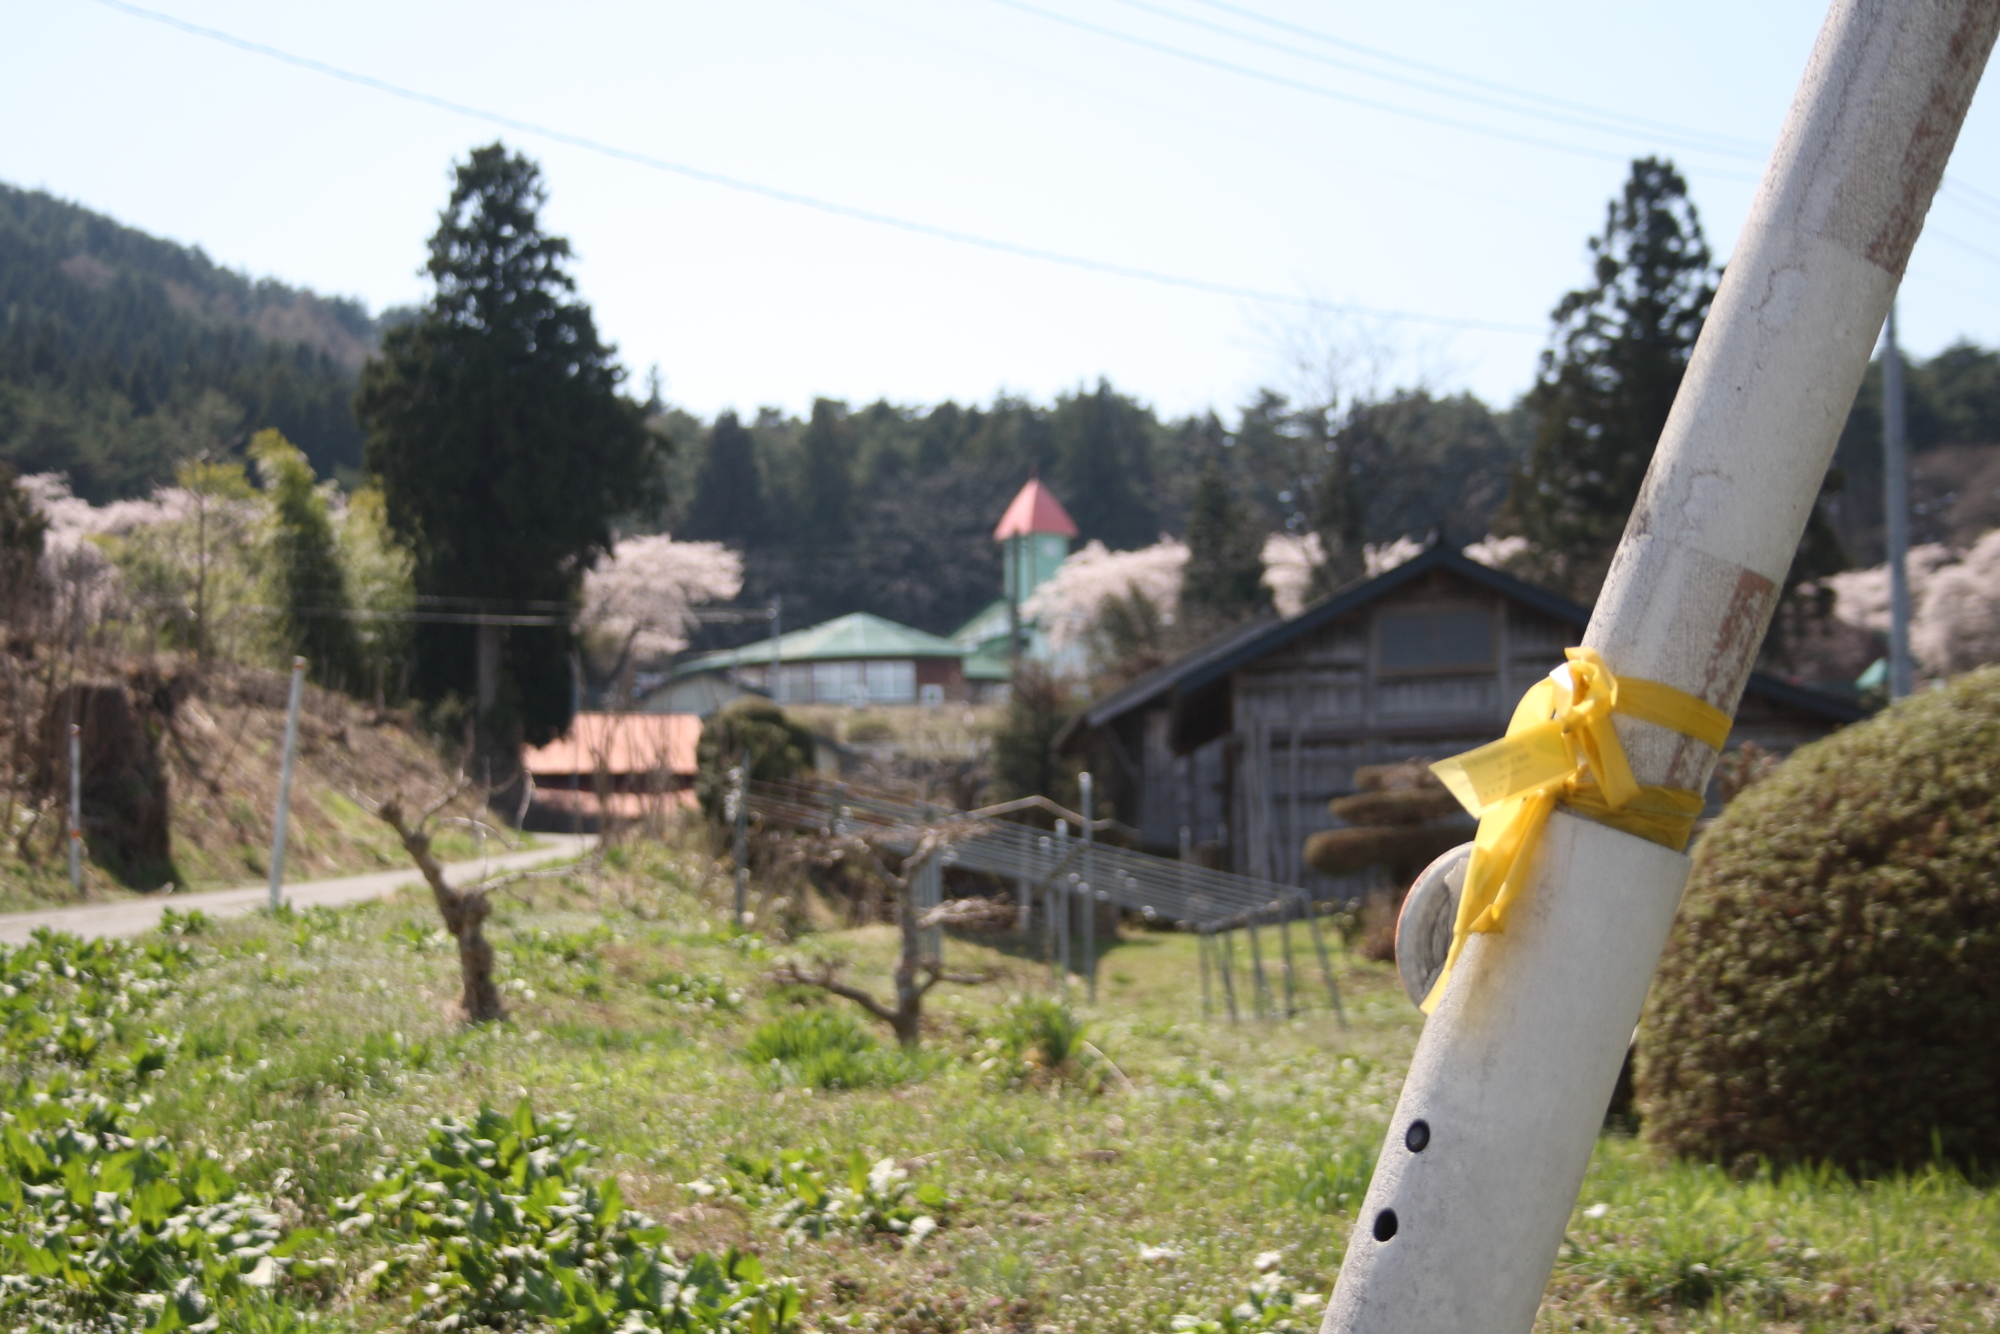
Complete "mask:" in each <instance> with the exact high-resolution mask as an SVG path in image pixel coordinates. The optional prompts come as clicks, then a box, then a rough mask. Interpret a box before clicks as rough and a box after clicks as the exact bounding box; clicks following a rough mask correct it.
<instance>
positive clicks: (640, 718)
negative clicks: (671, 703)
mask: <svg viewBox="0 0 2000 1334" xmlns="http://www.w3.org/2000/svg"><path fill="white" fill-rule="evenodd" d="M700 742H701V719H700V718H698V717H696V716H695V715H694V714H691V713H579V714H577V715H576V717H575V718H573V719H572V720H571V721H570V728H569V731H568V732H566V733H564V734H563V735H562V736H559V737H557V738H556V739H555V740H554V741H551V742H549V744H548V745H546V746H531V747H528V748H526V749H525V750H524V751H523V753H522V756H521V764H522V767H523V768H524V769H525V770H526V771H527V774H528V780H529V783H530V784H531V788H530V797H529V807H528V819H527V822H526V823H527V824H528V825H529V826H530V827H533V828H544V829H550V828H552V829H569V828H573V827H577V826H579V825H580V826H581V827H583V828H587V829H597V828H599V827H601V825H602V823H603V821H604V819H605V818H606V817H607V816H608V817H609V818H610V819H613V820H643V819H647V818H659V817H661V816H664V815H665V814H667V812H669V811H671V810H674V809H677V808H680V807H685V806H692V805H694V774H695V748H696V746H697V745H699V744H700Z"/></svg>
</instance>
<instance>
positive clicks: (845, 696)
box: [674, 611, 966, 705]
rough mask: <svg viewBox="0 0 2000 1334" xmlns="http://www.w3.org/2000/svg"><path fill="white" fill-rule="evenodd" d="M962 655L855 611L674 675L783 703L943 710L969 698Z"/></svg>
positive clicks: (707, 656) (706, 657)
mask: <svg viewBox="0 0 2000 1334" xmlns="http://www.w3.org/2000/svg"><path fill="white" fill-rule="evenodd" d="M965 657H966V651H965V649H963V648H961V647H959V646H958V645H957V644H954V643H952V641H950V640H949V639H943V638H940V637H939V636H937V635H932V634H926V633H924V632H923V631H922V630H915V629H912V628H911V627H909V626H907V625H898V624H896V622H894V621H891V620H885V619H884V618H882V617H880V616H871V615H870V614H868V613H867V612H865V611H857V612H853V613H851V614H849V615H846V616H839V617H835V618H834V619H833V620H831V621H824V622H822V623H820V624H819V625H814V626H808V627H807V628H806V629H804V630H794V631H792V632H791V633H790V634H785V635H779V636H778V637H777V638H776V639H760V640H757V641H755V642H753V643H749V644H745V645H744V646H743V647H741V648H733V649H723V650H720V651H718V652H715V653H704V654H702V655H701V656H699V657H696V658H690V659H689V660H688V661H686V662H684V663H681V664H680V665H679V666H678V667H676V668H675V669H674V677H675V678H676V679H680V678H683V677H691V676H696V675H699V674H701V673H705V672H706V673H716V674H722V675H726V676H728V677H729V678H730V679H732V680H734V681H735V682H736V683H737V684H738V685H740V686H743V687H746V688H748V689H751V690H755V691H758V692H759V693H762V694H766V695H769V696H771V698H773V699H775V700H776V701H777V702H778V703H780V704H853V705H864V704H942V703H944V702H945V701H946V700H948V699H952V700H963V699H964V698H965V697H966V692H965V670H964V659H965ZM774 664H775V665H776V668H777V672H776V680H775V682H774V681H773V673H772V667H773V665H774ZM774 687H775V688H774Z"/></svg>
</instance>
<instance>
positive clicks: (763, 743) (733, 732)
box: [694, 695, 814, 824]
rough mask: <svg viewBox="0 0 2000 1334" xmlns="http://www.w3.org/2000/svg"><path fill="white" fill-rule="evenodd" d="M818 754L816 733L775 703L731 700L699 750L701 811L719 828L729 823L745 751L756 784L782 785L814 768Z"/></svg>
mask: <svg viewBox="0 0 2000 1334" xmlns="http://www.w3.org/2000/svg"><path fill="white" fill-rule="evenodd" d="M813 749H814V741H813V734H812V732H811V731H810V730H808V729H807V728H804V727H801V726H799V725H798V724H797V723H794V722H792V721H791V720H790V719H788V718H786V717H785V711H784V710H783V709H781V708H779V707H778V706H777V705H775V704H773V703H772V702H771V701H770V700H768V699H760V698H758V697H757V696H755V695H744V696H741V697H740V698H737V699H733V700H730V701H729V703H727V704H725V705H723V706H722V708H721V709H719V710H717V711H716V714H715V716H714V717H713V718H710V719H709V720H708V722H707V723H706V724H705V725H704V726H703V727H702V729H701V741H700V743H699V744H698V745H697V746H696V747H695V780H694V790H695V796H696V797H697V799H699V800H700V802H701V809H702V812H703V813H704V814H705V815H707V816H708V818H709V819H710V820H712V821H714V822H716V823H717V824H723V823H726V822H727V813H726V811H725V809H724V808H725V806H726V804H727V801H728V797H729V793H730V790H731V788H732V784H731V782H730V776H729V775H730V770H731V769H733V768H735V767H736V766H737V765H739V764H741V763H742V762H743V752H744V751H745V750H748V751H749V752H750V777H751V779H752V780H754V781H756V782H759V783H782V782H785V781H787V780H788V779H792V778H796V777H798V776H799V775H800V774H802V773H804V772H806V771H807V770H809V769H811V768H812V762H813Z"/></svg>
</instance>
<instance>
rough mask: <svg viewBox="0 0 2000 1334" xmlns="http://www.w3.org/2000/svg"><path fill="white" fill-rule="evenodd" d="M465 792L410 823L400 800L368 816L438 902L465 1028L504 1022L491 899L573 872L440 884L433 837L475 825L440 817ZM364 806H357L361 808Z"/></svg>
mask: <svg viewBox="0 0 2000 1334" xmlns="http://www.w3.org/2000/svg"><path fill="white" fill-rule="evenodd" d="M464 790H465V785H464V783H462V782H461V783H460V784H459V785H458V786H456V787H454V788H452V790H451V791H449V792H447V793H445V795H444V796H442V797H440V798H438V799H437V800H436V801H435V802H432V803H431V804H430V805H429V806H426V807H425V808H424V809H423V810H422V811H420V812H418V814H417V817H416V819H415V820H411V819H410V818H409V817H408V816H407V815H406V814H405V813H404V809H403V801H402V798H401V797H400V796H396V797H391V798H389V799H388V800H387V801H384V802H382V803H381V804H379V805H376V806H374V807H373V810H374V812H375V814H376V815H377V816H378V817H379V818H380V819H381V820H382V822H383V823H384V824H386V825H388V826H389V827H390V828H391V829H393V830H395V831H396V837H397V838H399V839H401V840H402V843H403V851H405V852H407V853H409V854H410V860H411V861H413V862H415V863H416V864H417V870H419V871H421V872H422V873H423V877H424V882H425V883H426V884H428V885H429V886H430V887H431V897H432V898H433V899H435V900H436V901H437V907H438V915H439V916H440V917H442V918H443V919H444V929H445V930H446V931H448V932H450V933H451V936H452V939H454V940H456V941H457V942H458V971H459V978H460V980H461V982H462V984H463V992H462V994H461V995H460V996H459V1005H460V1006H461V1007H462V1008H463V1009H464V1011H465V1019H466V1022H467V1023H473V1024H483V1023H489V1022H491V1021H493V1020H495V1019H504V1018H506V1017H507V1010H506V1007H505V1006H503V1005H502V1004H501V1003H500V988H499V986H498V985H497V984H496V983H495V982H494V980H493V946H492V945H491V944H490V943H489V942H488V941H487V939H486V919H487V917H489V916H490V915H491V914H492V912H493V902H492V896H493V895H494V894H496V893H498V892H500V891H501V890H505V889H511V888H513V887H514V886H516V885H519V884H523V883H526V882H528V881H531V880H548V879H553V878H556V877H559V876H565V875H570V874H573V873H574V872H575V871H576V869H577V868H576V867H575V866H558V867H552V868H550V869H547V870H541V871H513V872H510V873H508V874H506V875H498V876H489V877H487V878H486V879H484V880H479V881H476V882H474V883H472V884H470V885H460V886H454V885H452V884H451V882H450V881H448V880H446V879H445V873H444V865H443V863H441V862H439V861H438V859H437V857H436V855H435V854H434V853H433V852H432V851H431V842H432V839H433V837H434V835H433V832H432V831H433V830H434V829H435V828H436V826H438V825H440V824H453V825H472V826H478V825H479V822H478V821H476V820H470V819H466V818H464V817H458V816H444V815H442V814H441V812H442V811H443V810H444V809H445V807H446V806H448V805H450V804H451V802H452V800H453V799H454V798H456V797H457V796H459V795H460V794H461V793H462V792H464ZM357 800H359V798H357ZM368 804H369V803H367V802H366V801H362V805H364V806H366V805H368ZM495 832H497V831H495Z"/></svg>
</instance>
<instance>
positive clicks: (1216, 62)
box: [99, 0, 1630, 162]
mask: <svg viewBox="0 0 2000 1334" xmlns="http://www.w3.org/2000/svg"><path fill="white" fill-rule="evenodd" d="M117 2H118V0H99V3H101V4H112V3H117ZM992 3H994V4H996V5H1000V6H1002V7H1003V8H1006V9H1014V10H1019V11H1020V12H1021V13H1023V14H1030V15H1033V16H1034V17H1036V18H1039V19H1045V20H1047V21H1048V22H1050V23H1060V24H1062V25H1063V26H1064V27H1069V28H1075V29H1076V30H1078V31H1079V32H1087V33H1091V34H1093V35H1095V36H1098V37H1103V38H1106V39H1107V40H1109V41H1114V42H1123V43H1125V44H1126V45H1127V46H1136V47H1138V48H1140V49H1141V50H1145V51H1152V52H1155V53H1156V54H1159V55H1164V56H1171V57H1173V58H1174V59H1176V60H1185V61H1188V62H1190V63H1192V64H1196V65H1205V66H1207V67H1208V68H1210V69H1218V70H1221V71H1223V72H1224V73H1226V74H1235V75H1240V76H1241V77H1243V78H1246V79H1254V80H1256V81H1257V82H1259V83H1268V84H1271V85H1273V86H1274V87H1278V88H1288V89H1290V90H1292V91H1293V92H1297V93H1305V94H1308V95H1309V96H1312V97H1323V98H1326V99H1328V100H1329V101H1334V102H1345V103H1347V104H1349V105H1350V106H1358V107H1362V108H1365V109H1367V110H1370V111H1380V112H1384V113H1386V114H1388V115H1392V116H1403V117H1406V118H1408V119H1410V120H1419V121H1423V122H1425V123H1426V124H1430V125H1437V126H1441V127H1443V128H1445V129H1450V130H1463V131H1465V132H1467V133H1470V134H1480V135H1485V136H1487V137H1489V138H1494V139H1504V140H1507V141H1508V142H1510V143H1517V144H1526V145H1528V146H1530V147H1533V148H1546V149H1549V150H1551V151H1552V152H1557V153H1572V154H1575V155H1577V156H1580V157H1589V158H1596V159H1598V160H1599V161H1602V162H1626V161H1629V160H1630V157H1629V155H1628V154H1625V153H1618V152H1613V151H1611V150H1609V149H1598V148H1587V147H1585V146H1583V145H1582V144H1566V143H1562V142H1560V141H1558V140H1555V139H1544V138H1541V137H1540V136H1539V135H1533V134H1522V133H1520V132H1518V131H1515V130H1503V129H1500V128H1499V127H1497V126H1493V125H1479V124H1476V123H1474V122H1472V121H1465V120H1455V119H1453V118H1452V117H1450V116H1440V115H1437V114H1436V113H1434V112H1429V111H1418V110H1415V109H1413V108H1410V107H1402V106H1397V105H1396V104H1395V103H1393V102H1383V101H1378V100H1377V99H1375V98H1372V97H1362V96H1360V95H1359V94H1356V93H1344V92H1341V91H1340V90H1338V89H1335V88H1328V87H1327V86H1326V85H1325V84H1319V83H1307V82H1306V81H1305V80H1303V79H1293V78H1288V77H1286V76H1285V75H1283V74H1274V73H1272V72H1271V71H1269V70H1261V69H1257V68H1256V67H1254V66H1251V65H1239V64H1237V63H1236V62H1235V61H1232V60H1224V59H1222V58H1221V57H1220V56H1210V55H1204V54H1202V53H1201V52H1199V51H1189V50H1186V49H1185V48H1183V47H1178V46H1174V45H1172V44H1170V43H1167V42H1156V41H1154V40H1153V39H1152V38H1150V37H1141V36H1139V35H1138V34H1136V33H1129V32H1125V31H1122V30H1120V29H1118V28H1107V27H1105V26H1104V25H1103V24H1101V23H1093V22H1091V21H1090V20H1089V19H1080V18H1076V17H1074V16H1073V15H1069V14H1060V13H1057V12H1056V11H1055V10H1052V9H1043V8H1042V7H1041V6H1040V5H1031V4H1029V3H1027V0H992Z"/></svg>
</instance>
